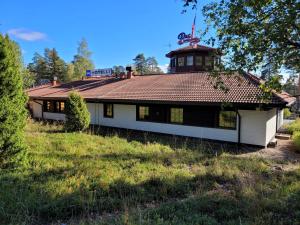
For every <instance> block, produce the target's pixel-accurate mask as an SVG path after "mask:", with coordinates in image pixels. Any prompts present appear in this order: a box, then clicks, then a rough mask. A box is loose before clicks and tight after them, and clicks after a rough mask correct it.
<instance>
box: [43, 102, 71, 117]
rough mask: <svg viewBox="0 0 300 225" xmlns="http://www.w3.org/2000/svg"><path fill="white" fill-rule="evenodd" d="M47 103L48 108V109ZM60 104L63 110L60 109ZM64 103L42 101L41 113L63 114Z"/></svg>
mask: <svg viewBox="0 0 300 225" xmlns="http://www.w3.org/2000/svg"><path fill="white" fill-rule="evenodd" d="M48 103H49V107H48ZM61 103H64V109H63V110H62V109H61V108H62V107H61ZM65 104H66V102H65V101H58V100H44V101H43V112H46V113H60V114H65Z"/></svg>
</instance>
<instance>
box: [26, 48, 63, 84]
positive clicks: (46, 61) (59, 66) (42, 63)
mask: <svg viewBox="0 0 300 225" xmlns="http://www.w3.org/2000/svg"><path fill="white" fill-rule="evenodd" d="M32 61H33V62H32V63H29V64H28V66H27V68H28V70H29V71H30V72H31V73H32V74H34V76H35V77H36V81H37V83H39V84H40V83H41V81H42V80H44V79H46V80H53V78H54V77H57V78H58V80H59V81H66V79H67V78H66V75H67V65H66V63H65V61H64V60H63V59H61V58H60V57H59V55H58V52H57V51H56V49H55V48H53V49H49V48H46V49H45V51H44V56H41V55H40V54H38V53H35V54H34V57H33V59H32Z"/></svg>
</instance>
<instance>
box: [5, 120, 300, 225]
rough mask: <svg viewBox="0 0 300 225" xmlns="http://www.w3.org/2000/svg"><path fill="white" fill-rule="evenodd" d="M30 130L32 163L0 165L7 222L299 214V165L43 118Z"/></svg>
mask: <svg viewBox="0 0 300 225" xmlns="http://www.w3.org/2000/svg"><path fill="white" fill-rule="evenodd" d="M101 130H102V129H101ZM26 135H27V136H26V137H27V138H26V140H27V143H28V145H29V155H30V158H31V159H32V164H31V166H30V167H29V168H20V170H9V169H5V170H0V196H1V201H0V209H1V210H0V221H1V222H2V223H3V224H24V225H25V224H57V225H58V224H62V223H66V224H70V225H75V224H86V225H87V224H90V225H92V224H93V225H96V224H98V225H100V224H107V225H108V224H112V225H124V224H132V225H135V224H136V225H140V224H147V225H150V224H151V225H152V224H161V225H169V224H172V225H173V224H180V225H195V224H205V225H207V224H211V225H214V224H224V225H231V224H246V225H250V224H274V225H275V224H281V225H289V224H297V223H298V218H299V213H300V205H299V201H300V192H299V187H300V181H299V176H300V170H299V169H296V170H294V171H289V172H287V171H273V169H272V168H273V167H274V166H273V163H274V162H272V161H266V160H263V159H258V158H245V157H238V156H235V155H234V154H230V153H223V154H222V153H221V152H218V154H217V155H218V156H216V153H215V152H216V149H210V148H208V149H206V148H207V147H206V146H205V145H203V144H201V143H203V141H200V140H199V141H198V142H195V143H193V142H191V141H189V140H187V141H184V139H178V138H177V139H176V138H172V137H170V138H167V137H161V136H153V137H152V136H150V134H149V135H147V136H146V135H145V136H143V135H139V136H138V137H137V138H135V139H131V138H132V137H133V135H132V134H131V133H127V138H122V137H120V136H117V135H106V136H96V135H90V134H87V133H64V132H63V126H62V125H55V124H41V123H29V124H28V126H27V134H26ZM120 135H121V134H120ZM124 137H126V133H125V134H124ZM142 140H143V141H142ZM275 163H276V162H275ZM70 218H72V219H71V220H70V221H69V219H70Z"/></svg>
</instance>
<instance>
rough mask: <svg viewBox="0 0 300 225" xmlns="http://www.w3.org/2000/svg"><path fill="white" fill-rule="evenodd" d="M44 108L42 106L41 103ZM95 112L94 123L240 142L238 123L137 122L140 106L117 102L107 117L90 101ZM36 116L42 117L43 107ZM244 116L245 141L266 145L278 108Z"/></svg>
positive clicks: (53, 116)
mask: <svg viewBox="0 0 300 225" xmlns="http://www.w3.org/2000/svg"><path fill="white" fill-rule="evenodd" d="M39 107H40V106H39ZM87 107H88V110H89V112H90V114H91V124H97V125H103V126H110V127H119V128H127V129H134V130H141V131H152V132H159V133H166V134H174V135H182V136H190V137H197V138H205V139H213V140H220V141H230V142H238V124H237V128H236V130H227V129H218V128H206V127H196V126H185V125H176V124H166V123H154V122H143V121H136V106H135V105H123V104H114V117H113V118H105V117H103V104H101V103H87ZM34 109H36V110H37V112H35V115H37V117H38V118H41V115H40V114H41V112H40V111H39V109H40V108H38V106H35V107H34ZM239 114H240V115H241V121H242V123H241V137H240V138H241V143H244V144H253V145H261V146H266V145H267V144H268V143H269V141H270V140H271V139H272V138H273V137H274V136H275V133H276V109H272V110H269V111H260V110H256V111H255V110H239ZM44 118H45V119H52V120H65V116H64V114H58V113H46V112H45V113H44Z"/></svg>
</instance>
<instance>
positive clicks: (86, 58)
mask: <svg viewBox="0 0 300 225" xmlns="http://www.w3.org/2000/svg"><path fill="white" fill-rule="evenodd" d="M91 55H92V52H91V51H90V50H89V48H88V43H87V41H86V40H85V39H84V38H83V39H82V40H81V41H80V42H79V46H78V48H77V54H76V55H75V56H74V60H73V64H74V74H75V78H76V79H80V78H81V77H82V76H85V73H86V70H91V69H94V63H93V61H92V60H91Z"/></svg>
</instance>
